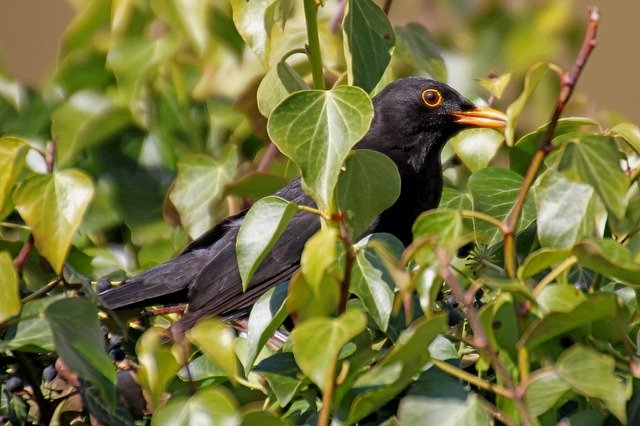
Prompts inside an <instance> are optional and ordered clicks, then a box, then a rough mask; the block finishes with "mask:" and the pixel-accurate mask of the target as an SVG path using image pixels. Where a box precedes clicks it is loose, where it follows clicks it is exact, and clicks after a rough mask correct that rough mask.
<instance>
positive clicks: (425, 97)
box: [422, 89, 443, 108]
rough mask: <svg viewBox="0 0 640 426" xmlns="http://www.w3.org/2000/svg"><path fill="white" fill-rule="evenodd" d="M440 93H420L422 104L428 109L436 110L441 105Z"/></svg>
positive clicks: (429, 91)
mask: <svg viewBox="0 0 640 426" xmlns="http://www.w3.org/2000/svg"><path fill="white" fill-rule="evenodd" d="M442 101H443V98H442V93H440V91H439V90H437V89H427V90H425V91H423V92H422V102H424V104H425V105H426V106H428V107H429V108H436V107H438V106H440V104H442Z"/></svg>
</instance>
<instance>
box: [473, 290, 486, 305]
mask: <svg viewBox="0 0 640 426" xmlns="http://www.w3.org/2000/svg"><path fill="white" fill-rule="evenodd" d="M483 296H484V290H483V289H481V288H479V289H478V291H476V294H475V298H476V302H479V301H481V300H482V297H483Z"/></svg>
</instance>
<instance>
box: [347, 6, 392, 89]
mask: <svg viewBox="0 0 640 426" xmlns="http://www.w3.org/2000/svg"><path fill="white" fill-rule="evenodd" d="M342 29H343V34H344V51H345V58H346V61H347V76H348V81H349V84H350V85H353V86H358V87H361V88H362V89H364V91H365V92H367V93H368V92H371V90H373V88H374V87H376V84H378V81H379V80H380V78H381V77H382V75H383V74H384V71H385V70H386V69H387V65H389V61H391V51H392V50H393V47H394V45H395V35H394V33H393V28H392V27H391V24H390V23H389V19H388V18H387V15H386V14H385V13H384V12H383V11H382V9H380V7H378V5H377V4H375V3H374V2H373V1H371V0H349V1H348V2H347V12H346V14H345V16H344V21H343V25H342Z"/></svg>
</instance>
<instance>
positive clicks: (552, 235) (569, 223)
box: [533, 170, 593, 248]
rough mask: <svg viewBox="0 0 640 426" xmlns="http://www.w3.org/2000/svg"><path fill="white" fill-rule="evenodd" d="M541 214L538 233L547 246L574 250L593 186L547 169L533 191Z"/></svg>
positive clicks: (538, 219) (542, 243)
mask: <svg viewBox="0 0 640 426" xmlns="http://www.w3.org/2000/svg"><path fill="white" fill-rule="evenodd" d="M533 194H534V197H535V202H536V209H537V211H538V217H537V225H538V228H537V231H538V239H539V240H540V244H541V245H542V246H544V247H555V248H571V247H573V244H574V243H575V242H576V239H577V238H578V232H579V230H580V225H581V223H582V221H583V220H584V218H585V216H586V214H587V207H588V206H589V202H590V200H591V196H592V195H593V188H592V187H591V186H590V185H586V184H583V183H579V182H575V181H572V180H569V179H566V178H565V177H563V176H562V175H561V174H560V173H558V172H556V171H555V170H547V171H546V172H545V173H544V174H543V175H542V176H541V177H540V180H539V181H538V183H537V185H536V186H534V188H533Z"/></svg>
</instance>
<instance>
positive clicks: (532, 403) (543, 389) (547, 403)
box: [524, 371, 570, 417]
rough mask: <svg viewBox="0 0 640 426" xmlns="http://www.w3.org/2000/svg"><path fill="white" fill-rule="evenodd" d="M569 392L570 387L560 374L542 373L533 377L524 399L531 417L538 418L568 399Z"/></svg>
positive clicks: (537, 373) (534, 374)
mask: <svg viewBox="0 0 640 426" xmlns="http://www.w3.org/2000/svg"><path fill="white" fill-rule="evenodd" d="M569 390H570V387H569V385H568V384H567V383H566V382H565V381H564V380H562V378H561V377H560V375H559V374H558V373H556V372H555V371H541V372H536V373H533V374H532V375H531V378H530V380H529V383H528V385H527V389H526V391H525V394H524V398H525V402H526V403H527V408H528V409H529V410H530V411H531V415H532V416H533V417H538V416H541V415H542V414H544V413H545V412H546V411H547V410H549V409H550V408H552V407H553V406H555V405H556V403H557V402H558V401H559V400H560V399H561V398H563V397H566V396H567V393H568V392H569Z"/></svg>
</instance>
